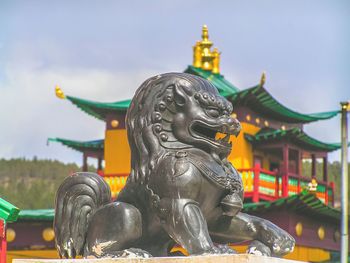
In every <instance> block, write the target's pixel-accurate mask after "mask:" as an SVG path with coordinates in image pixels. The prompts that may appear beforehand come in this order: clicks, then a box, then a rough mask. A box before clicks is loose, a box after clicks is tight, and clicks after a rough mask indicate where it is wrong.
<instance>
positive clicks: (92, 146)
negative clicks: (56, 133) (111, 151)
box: [48, 138, 104, 152]
mask: <svg viewBox="0 0 350 263" xmlns="http://www.w3.org/2000/svg"><path fill="white" fill-rule="evenodd" d="M48 141H51V142H60V143H62V144H63V145H65V146H67V147H69V148H72V149H74V150H76V151H79V152H83V151H84V150H91V151H96V150H103V148H104V140H95V141H73V140H67V139H62V138H49V139H48Z"/></svg>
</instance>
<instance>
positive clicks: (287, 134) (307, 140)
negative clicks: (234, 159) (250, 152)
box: [244, 128, 341, 152]
mask: <svg viewBox="0 0 350 263" xmlns="http://www.w3.org/2000/svg"><path fill="white" fill-rule="evenodd" d="M244 137H245V138H246V139H247V140H248V141H249V142H251V143H252V144H254V145H259V144H262V143H266V142H272V141H280V140H287V141H289V142H292V143H294V144H296V145H299V146H300V147H302V148H304V149H306V150H312V151H326V152H330V151H335V150H338V149H340V147H341V146H340V144H339V143H324V142H321V141H318V140H316V139H314V138H312V137H310V136H309V135H307V134H306V133H305V132H304V131H302V130H301V129H300V128H292V129H288V130H271V129H261V130H260V131H259V132H258V133H257V134H255V135H250V134H247V133H246V134H244Z"/></svg>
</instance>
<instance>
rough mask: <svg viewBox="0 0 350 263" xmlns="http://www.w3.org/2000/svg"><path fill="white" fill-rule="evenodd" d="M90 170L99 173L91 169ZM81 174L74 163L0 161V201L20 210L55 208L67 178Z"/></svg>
mask: <svg viewBox="0 0 350 263" xmlns="http://www.w3.org/2000/svg"><path fill="white" fill-rule="evenodd" d="M89 170H91V171H96V169H95V168H94V167H93V166H91V167H89ZM78 171H81V168H80V167H79V166H78V165H76V164H75V163H70V164H64V163H61V162H59V161H52V160H38V159H37V158H36V157H34V158H33V159H32V160H28V159H24V158H17V159H10V160H6V159H0V197H1V198H4V199H5V200H7V201H9V202H10V203H12V204H14V205H16V206H17V207H18V208H20V209H41V208H53V207H54V197H55V193H56V191H57V189H58V187H59V185H60V184H61V183H62V181H63V180H64V178H65V177H67V176H68V175H70V174H72V173H74V172H78Z"/></svg>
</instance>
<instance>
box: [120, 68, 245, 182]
mask: <svg viewBox="0 0 350 263" xmlns="http://www.w3.org/2000/svg"><path fill="white" fill-rule="evenodd" d="M232 110H233V107H232V104H231V103H230V102H229V101H227V100H226V99H225V98H224V97H222V96H221V95H220V94H219V92H218V91H217V89H216V88H215V86H214V85H213V84H211V83H210V82H209V81H207V80H205V79H203V78H201V77H197V76H194V75H191V74H186V73H166V74H162V75H158V76H154V77H152V78H149V79H148V80H146V81H145V82H144V83H143V84H142V85H141V86H140V87H139V89H138V90H137V91H136V94H135V96H134V98H133V100H132V101H131V105H130V107H129V109H128V111H127V115H126V124H127V133H128V140H129V145H130V148H131V174H130V176H129V180H131V181H132V182H139V183H147V180H148V177H149V174H150V173H151V172H152V169H153V168H154V166H155V164H156V162H157V161H158V160H159V159H160V158H161V156H163V155H164V154H165V153H167V152H168V151H171V150H180V149H189V148H197V149H201V150H203V151H205V152H207V153H208V154H210V155H212V156H213V158H214V159H216V160H218V161H220V160H225V159H226V158H227V156H228V155H229V153H230V152H231V149H232V143H231V142H229V140H230V135H235V136H237V135H238V133H239V131H240V129H241V126H240V123H239V122H238V120H236V119H235V118H232V117H231V113H232ZM218 133H221V136H218ZM219 137H220V138H219Z"/></svg>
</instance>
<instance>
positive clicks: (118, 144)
mask: <svg viewBox="0 0 350 263" xmlns="http://www.w3.org/2000/svg"><path fill="white" fill-rule="evenodd" d="M104 147H105V153H104V156H105V171H104V173H105V175H117V174H129V173H130V155H131V153H130V147H129V143H128V138H127V134H126V129H115V130H106V135H105V145H104Z"/></svg>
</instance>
